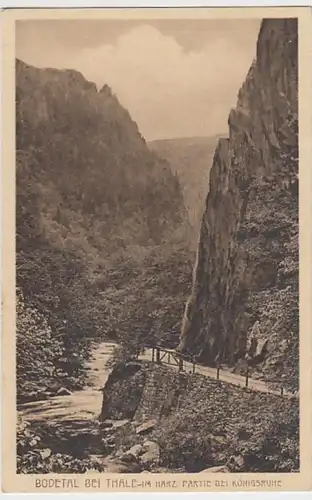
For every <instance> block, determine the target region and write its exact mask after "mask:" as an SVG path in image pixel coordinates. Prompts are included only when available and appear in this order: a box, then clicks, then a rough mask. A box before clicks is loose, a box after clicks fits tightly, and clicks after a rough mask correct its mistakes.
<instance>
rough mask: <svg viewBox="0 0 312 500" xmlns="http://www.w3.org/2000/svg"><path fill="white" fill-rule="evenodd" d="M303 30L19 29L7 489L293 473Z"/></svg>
mask: <svg viewBox="0 0 312 500" xmlns="http://www.w3.org/2000/svg"><path fill="white" fill-rule="evenodd" d="M267 12H268V14H270V10H269V9H267ZM238 14H239V12H238ZM298 33H299V21H298V18H297V17H271V16H270V15H268V16H262V17H259V16H255V17H252V16H244V15H242V16H241V17H240V16H239V15H237V16H236V17H234V16H233V17H228V18H226V17H220V18H213V17H207V18H200V17H198V18H193V17H192V16H190V18H180V17H179V16H178V15H177V16H176V17H174V16H172V15H171V16H170V17H167V18H166V17H165V16H159V17H157V9H156V13H154V16H153V17H151V16H146V18H144V16H143V17H142V16H138V17H137V18H136V17H135V15H132V16H130V15H129V16H128V17H127V16H125V17H120V18H118V17H117V16H115V17H114V18H107V19H106V18H96V17H92V18H87V17H85V18H83V17H81V16H80V17H79V18H72V19H70V18H58V19H55V18H48V17H47V18H38V19H37V18H34V19H31V18H27V19H17V20H16V21H15V53H14V73H15V86H14V87H15V88H14V93H15V102H14V109H15V197H14V198H15V200H14V203H15V206H16V212H15V248H16V255H15V288H14V294H15V311H16V331H15V334H14V335H15V361H14V366H15V382H14V384H15V388H14V391H15V393H16V398H15V412H16V416H15V421H16V425H15V436H16V447H15V448H16V456H15V459H16V460H15V468H16V474H17V476H18V477H21V476H24V475H33V476H34V479H33V484H34V485H35V486H36V487H39V488H48V487H49V486H53V487H54V486H55V485H56V484H57V483H55V481H57V479H53V480H52V479H51V480H49V477H52V476H50V475H51V474H52V475H53V478H55V477H56V478H57V475H62V476H60V477H63V478H64V477H65V479H62V481H63V482H64V485H65V484H66V486H73V487H77V485H76V483H75V479H70V478H71V475H72V474H75V475H77V474H78V475H83V474H84V475H86V474H91V473H92V478H95V479H94V480H93V481H94V484H93V486H96V483H95V482H96V481H97V480H98V479H96V478H98V477H99V478H100V477H102V476H101V474H113V476H112V477H113V478H114V474H123V475H125V474H142V473H145V474H146V476H132V477H141V479H140V480H138V481H139V482H140V483H142V485H143V486H144V485H145V486H148V484H149V482H150V480H149V478H150V477H153V476H152V475H153V474H154V475H155V474H156V475H157V474H163V473H165V474H166V476H168V477H169V474H180V476H181V478H182V477H183V479H184V481H183V482H184V483H185V484H184V486H186V483H187V481H188V480H187V477H188V475H192V477H194V474H195V475H196V474H197V473H203V474H204V475H202V476H196V477H198V481H202V482H203V484H204V483H205V481H206V480H207V482H206V483H205V484H204V487H205V485H206V486H207V485H208V483H209V481H210V480H211V478H213V477H214V478H215V477H217V480H218V478H220V481H221V482H222V478H223V477H229V476H228V474H230V476H231V477H232V476H233V478H234V479H235V477H236V476H235V475H237V474H242V473H253V474H251V475H250V476H249V478H251V480H252V478H253V477H254V478H256V477H257V476H256V474H255V473H272V474H271V475H270V474H269V475H267V474H266V476H265V482H266V484H264V483H263V486H268V487H270V486H276V484H275V482H274V481H275V479H274V480H273V479H272V480H271V481H270V478H273V476H274V473H283V474H284V473H285V474H286V473H295V474H300V471H301V459H300V458H301V457H300V444H301V443H300V439H299V429H300V425H299V424H300V419H299V404H300V391H299V368H300V363H299V357H300V356H299V160H300V158H299V157H300V155H299V135H298V134H299V125H298V124H299V117H298V113H299V111H298V85H299V73H298V71H299V70H298V66H299V52H298V51H299V49H298ZM13 168H14V167H13ZM12 363H13V360H12ZM300 437H302V436H300ZM214 473H223V474H226V475H224V476H222V474H221V476H220V475H218V476H211V474H214ZM64 474H65V476H64ZM185 474H187V475H186V476H185ZM66 477H68V478H69V479H66ZM75 477H76V476H75ZM103 477H104V476H103ZM116 477H122V476H116ZM125 477H126V476H125ZM127 477H128V476H127ZM263 477H264V476H263ZM279 477H280V476H279ZM36 478H37V479H36ZM185 478H186V479H185ZM205 478H206V479H205ZM49 481H50V482H49ZM51 481H52V482H51ZM66 481H67V483H66ZM71 481H72V482H71ZM121 481H123V480H122V479H121ZM52 483H53V484H52ZM271 483H272V484H271ZM77 484H78V483H77ZM106 486H107V485H106ZM192 486H194V484H193V485H191V486H189V487H192ZM227 486H228V485H227ZM260 486H261V484H260Z"/></svg>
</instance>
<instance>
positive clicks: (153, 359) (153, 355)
mask: <svg viewBox="0 0 312 500" xmlns="http://www.w3.org/2000/svg"><path fill="white" fill-rule="evenodd" d="M154 361H155V349H154V347H153V348H152V363H154Z"/></svg>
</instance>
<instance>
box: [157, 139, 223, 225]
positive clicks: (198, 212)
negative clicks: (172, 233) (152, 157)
mask: <svg viewBox="0 0 312 500" xmlns="http://www.w3.org/2000/svg"><path fill="white" fill-rule="evenodd" d="M220 137H221V135H216V136H213V137H182V138H178V139H161V140H156V141H151V142H149V143H148V146H149V148H150V149H151V150H152V151H155V152H157V153H158V154H159V156H161V157H162V158H164V159H165V160H167V161H168V162H169V164H170V166H171V168H172V171H173V172H174V173H175V174H177V176H178V179H179V182H180V184H181V187H182V190H183V195H184V200H185V205H186V207H187V210H188V215H189V220H190V223H191V224H192V226H193V227H194V228H195V230H196V231H198V230H199V225H200V220H201V216H202V214H203V212H204V204H205V198H206V196H207V191H208V188H209V173H210V168H211V165H212V160H213V155H214V150H215V148H216V145H217V142H218V139H219V138H220Z"/></svg>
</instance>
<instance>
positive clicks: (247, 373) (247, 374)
mask: <svg viewBox="0 0 312 500" xmlns="http://www.w3.org/2000/svg"><path fill="white" fill-rule="evenodd" d="M248 376H249V366H248V365H247V371H246V387H248Z"/></svg>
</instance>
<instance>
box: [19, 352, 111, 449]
mask: <svg viewBox="0 0 312 500" xmlns="http://www.w3.org/2000/svg"><path fill="white" fill-rule="evenodd" d="M115 345H116V344H113V343H110V342H102V343H100V344H94V345H93V346H92V350H91V356H90V359H89V361H88V362H87V363H86V368H87V374H88V375H87V380H86V385H85V387H84V388H83V389H82V390H79V391H75V392H72V394H69V395H66V396H55V397H51V398H50V399H46V400H42V401H33V402H30V403H23V404H21V405H18V414H19V416H21V417H22V418H23V419H25V420H27V421H28V422H30V423H31V424H32V425H35V426H37V425H38V426H40V427H42V426H48V429H49V430H51V431H52V432H51V435H49V431H48V430H47V433H46V439H45V445H46V446H49V447H51V449H53V451H54V452H63V453H66V452H67V453H68V452H70V451H72V452H73V453H74V454H76V455H81V454H83V453H84V451H85V450H86V448H90V446H89V445H90V442H91V441H92V437H93V441H94V443H96V441H97V438H98V418H99V415H100V412H101V406H102V392H101V389H102V388H103V387H104V385H105V383H106V380H107V377H108V375H109V370H108V369H107V368H106V367H105V365H106V362H107V360H108V358H109V357H110V355H111V353H112V351H113V349H114V347H115ZM77 438H79V439H78V440H77Z"/></svg>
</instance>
